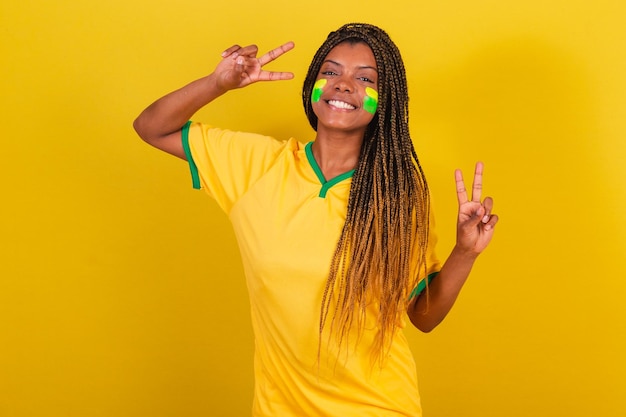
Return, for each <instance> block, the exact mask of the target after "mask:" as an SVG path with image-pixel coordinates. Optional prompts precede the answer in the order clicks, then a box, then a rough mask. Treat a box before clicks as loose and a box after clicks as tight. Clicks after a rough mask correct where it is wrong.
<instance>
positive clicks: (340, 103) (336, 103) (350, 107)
mask: <svg viewBox="0 0 626 417" xmlns="http://www.w3.org/2000/svg"><path fill="white" fill-rule="evenodd" d="M328 104H330V105H331V106H333V107H337V108H338V109H345V110H354V109H356V107H355V106H353V105H352V104H348V103H346V102H345V101H339V100H328Z"/></svg>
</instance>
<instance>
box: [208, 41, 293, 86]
mask: <svg viewBox="0 0 626 417" xmlns="http://www.w3.org/2000/svg"><path fill="white" fill-rule="evenodd" d="M294 46H295V45H294V43H293V42H287V43H285V44H284V45H281V46H279V47H278V48H275V49H272V50H271V51H269V52H267V53H266V54H264V55H262V56H260V57H258V58H257V53H258V52H259V48H258V47H257V46H256V45H249V46H244V47H241V46H239V45H233V46H231V47H230V48H228V49H226V50H225V51H224V52H222V61H221V62H220V63H219V64H218V65H217V67H216V68H215V71H214V72H213V74H214V76H216V82H217V85H218V87H219V88H220V89H222V90H223V91H224V92H225V91H228V90H233V89H235V88H241V87H245V86H247V85H250V84H252V83H255V82H257V81H278V80H290V79H292V78H293V73H291V72H282V71H266V70H264V69H263V67H264V66H265V65H267V64H268V63H270V62H272V61H274V60H275V59H276V58H278V57H279V56H281V55H282V54H284V53H286V52H288V51H290V50H292V49H293V48H294Z"/></svg>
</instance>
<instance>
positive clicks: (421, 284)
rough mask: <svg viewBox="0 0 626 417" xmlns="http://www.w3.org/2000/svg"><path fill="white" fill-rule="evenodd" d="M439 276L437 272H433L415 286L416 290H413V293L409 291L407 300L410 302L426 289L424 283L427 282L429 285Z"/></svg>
mask: <svg viewBox="0 0 626 417" xmlns="http://www.w3.org/2000/svg"><path fill="white" fill-rule="evenodd" d="M437 275H439V271H437V272H433V273H431V274H430V275H428V276H427V277H426V279H423V280H421V281H420V282H419V284H417V288H415V289H414V290H413V291H411V295H409V300H412V299H413V298H414V297H417V296H418V295H420V294H421V293H422V291H424V288H426V281H427V280H428V283H429V284H430V282H431V281H432V280H433V279H434V278H435V277H436V276H437Z"/></svg>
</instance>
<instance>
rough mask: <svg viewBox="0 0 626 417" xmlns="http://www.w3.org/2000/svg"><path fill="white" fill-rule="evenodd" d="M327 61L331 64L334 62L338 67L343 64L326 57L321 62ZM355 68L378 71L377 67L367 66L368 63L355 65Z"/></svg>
mask: <svg viewBox="0 0 626 417" xmlns="http://www.w3.org/2000/svg"><path fill="white" fill-rule="evenodd" d="M327 62H330V63H331V64H335V65H337V66H339V67H343V65H342V64H340V63H339V62H337V61H333V60H332V59H327V60H325V61H324V62H322V64H325V63H327ZM357 68H359V69H372V70H374V71H376V72H378V69H377V68H376V67H372V66H369V65H361V66H359V67H357Z"/></svg>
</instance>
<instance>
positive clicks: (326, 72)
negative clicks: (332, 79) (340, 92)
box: [322, 71, 337, 75]
mask: <svg viewBox="0 0 626 417" xmlns="http://www.w3.org/2000/svg"><path fill="white" fill-rule="evenodd" d="M322 75H337V73H336V72H335V71H322Z"/></svg>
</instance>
